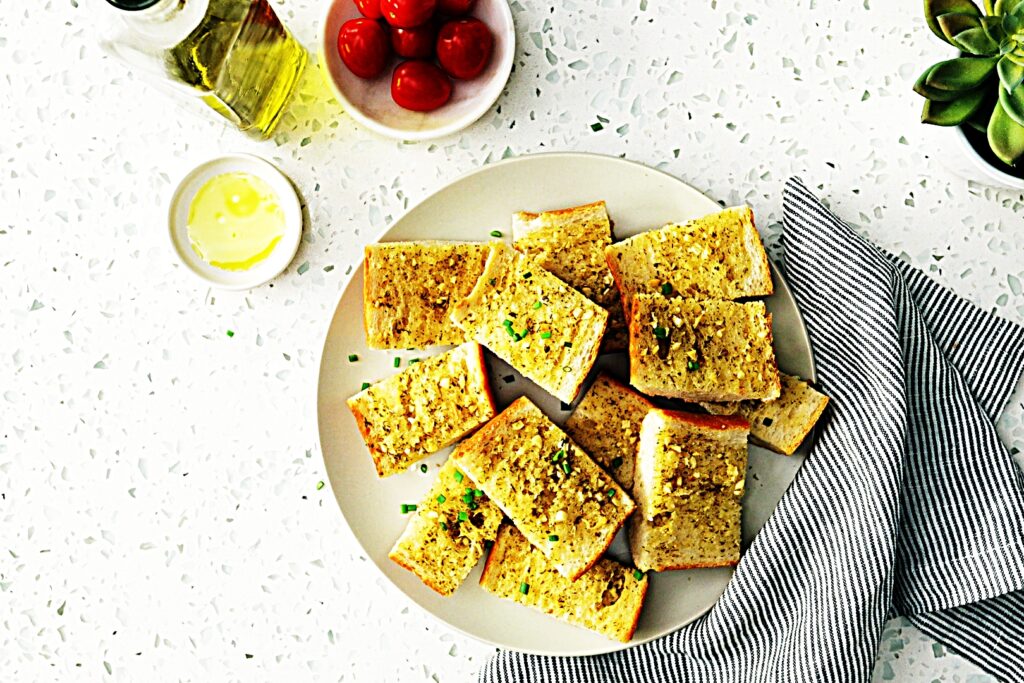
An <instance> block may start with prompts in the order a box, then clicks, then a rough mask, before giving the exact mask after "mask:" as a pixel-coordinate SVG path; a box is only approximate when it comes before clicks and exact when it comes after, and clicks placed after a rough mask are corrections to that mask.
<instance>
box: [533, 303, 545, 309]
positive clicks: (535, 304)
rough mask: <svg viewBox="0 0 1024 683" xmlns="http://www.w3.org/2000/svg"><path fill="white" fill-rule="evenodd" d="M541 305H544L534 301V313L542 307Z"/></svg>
mask: <svg viewBox="0 0 1024 683" xmlns="http://www.w3.org/2000/svg"><path fill="white" fill-rule="evenodd" d="M543 305H544V304H542V303H541V302H539V301H535V302H534V303H533V310H535V311H536V310H537V309H538V308H540V307H541V306H543Z"/></svg>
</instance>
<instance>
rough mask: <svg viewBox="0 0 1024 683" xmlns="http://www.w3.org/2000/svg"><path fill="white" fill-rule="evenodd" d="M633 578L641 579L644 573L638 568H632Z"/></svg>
mask: <svg viewBox="0 0 1024 683" xmlns="http://www.w3.org/2000/svg"><path fill="white" fill-rule="evenodd" d="M633 578H634V579H636V580H637V581H640V580H641V579H643V578H644V573H643V572H642V571H640V570H639V569H634V570H633Z"/></svg>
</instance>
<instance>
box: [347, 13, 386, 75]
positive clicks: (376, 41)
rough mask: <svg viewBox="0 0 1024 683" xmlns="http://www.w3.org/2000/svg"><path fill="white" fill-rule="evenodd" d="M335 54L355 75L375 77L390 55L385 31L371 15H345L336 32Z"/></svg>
mask: <svg viewBox="0 0 1024 683" xmlns="http://www.w3.org/2000/svg"><path fill="white" fill-rule="evenodd" d="M338 54H339V55H341V61H343V62H345V66H347V67H348V70H349V71H351V72H352V73H354V74H355V75H356V76H359V77H360V78H376V77H377V76H379V75H380V74H381V72H382V71H384V67H385V66H387V63H388V59H389V58H390V57H391V45H390V43H389V42H388V34H387V33H385V32H384V27H383V26H381V25H380V24H378V23H377V22H376V21H374V20H373V19H349V20H348V21H346V22H345V23H344V24H342V25H341V31H339V32H338Z"/></svg>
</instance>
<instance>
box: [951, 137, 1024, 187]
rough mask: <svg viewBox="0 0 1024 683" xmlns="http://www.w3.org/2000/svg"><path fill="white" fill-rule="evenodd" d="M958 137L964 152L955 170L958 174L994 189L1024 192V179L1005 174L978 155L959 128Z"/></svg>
mask: <svg viewBox="0 0 1024 683" xmlns="http://www.w3.org/2000/svg"><path fill="white" fill-rule="evenodd" d="M954 135H956V137H957V140H958V143H959V147H960V150H961V152H963V154H962V156H963V160H962V163H959V164H957V165H956V168H955V169H954V170H955V171H956V172H957V173H959V174H960V175H962V176H964V177H965V178H968V179H970V180H974V181H977V182H979V183H982V184H984V185H991V186H992V187H1007V188H1010V189H1013V190H1024V178H1018V177H1016V176H1012V175H1010V174H1009V173H1004V172H1003V171H1001V170H999V169H998V168H996V167H995V166H993V165H992V164H990V163H988V161H986V160H985V158H984V157H982V156H981V155H980V154H978V153H977V152H976V151H975V150H974V147H973V146H972V145H971V142H970V140H968V139H967V135H966V134H964V131H963V129H962V128H960V127H959V126H957V127H956V129H955V131H954Z"/></svg>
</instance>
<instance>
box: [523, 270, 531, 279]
mask: <svg viewBox="0 0 1024 683" xmlns="http://www.w3.org/2000/svg"><path fill="white" fill-rule="evenodd" d="M531 277H533V273H531V272H529V271H527V272H525V273H523V279H524V280H529V279H530V278H531Z"/></svg>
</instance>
